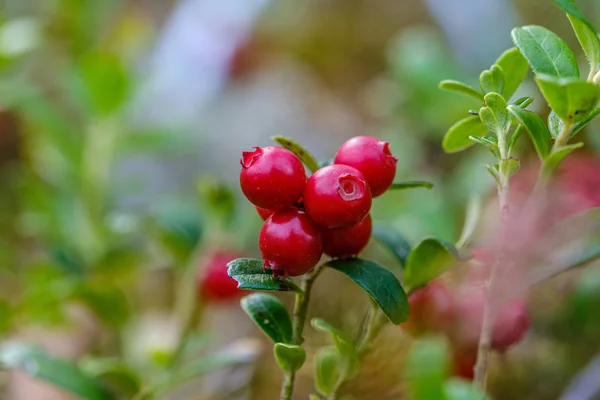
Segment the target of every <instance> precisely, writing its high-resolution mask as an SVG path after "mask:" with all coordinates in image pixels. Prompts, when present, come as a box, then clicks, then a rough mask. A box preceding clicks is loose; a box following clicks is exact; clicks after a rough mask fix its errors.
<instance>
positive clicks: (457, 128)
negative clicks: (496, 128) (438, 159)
mask: <svg viewBox="0 0 600 400" xmlns="http://www.w3.org/2000/svg"><path fill="white" fill-rule="evenodd" d="M487 132H488V129H487V128H486V126H485V125H483V124H482V123H481V120H480V119H479V116H478V115H471V116H468V117H466V118H463V119H461V120H460V121H458V122H456V123H455V124H454V125H452V126H451V127H450V129H448V131H447V132H446V135H445V136H444V140H443V142H442V147H443V148H444V151H445V152H447V153H456V152H458V151H462V150H465V149H467V148H469V147H471V146H473V144H474V143H473V142H472V141H471V140H470V139H469V136H475V137H479V136H484V135H485V134H486V133H487Z"/></svg>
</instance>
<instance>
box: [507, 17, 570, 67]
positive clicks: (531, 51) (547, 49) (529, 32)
mask: <svg viewBox="0 0 600 400" xmlns="http://www.w3.org/2000/svg"><path fill="white" fill-rule="evenodd" d="M511 36H512V40H513V42H514V44H515V46H517V48H518V49H519V51H520V52H521V54H522V55H523V56H524V57H525V59H527V62H528V63H529V66H530V67H531V69H532V70H533V72H535V73H536V74H548V75H551V76H555V77H557V78H579V69H578V67H577V59H576V58H575V55H574V54H573V52H572V51H571V49H569V46H567V44H566V43H565V42H564V41H563V40H562V39H561V38H559V37H558V36H557V35H556V34H555V33H554V32H552V31H549V30H548V29H546V28H544V27H542V26H536V25H529V26H523V27H521V28H515V29H513V30H512V32H511Z"/></svg>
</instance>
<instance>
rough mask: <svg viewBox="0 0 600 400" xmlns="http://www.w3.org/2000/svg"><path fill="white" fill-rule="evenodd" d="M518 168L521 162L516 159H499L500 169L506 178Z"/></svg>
mask: <svg viewBox="0 0 600 400" xmlns="http://www.w3.org/2000/svg"><path fill="white" fill-rule="evenodd" d="M520 168H521V162H520V161H519V160H517V159H514V158H509V159H508V160H500V170H501V171H502V173H503V174H504V176H505V177H506V178H507V179H508V178H510V177H511V176H513V175H514V174H516V173H517V172H518V171H519V169H520Z"/></svg>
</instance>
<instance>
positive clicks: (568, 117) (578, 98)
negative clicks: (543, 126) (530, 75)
mask: <svg viewBox="0 0 600 400" xmlns="http://www.w3.org/2000/svg"><path fill="white" fill-rule="evenodd" d="M536 81H537V84H538V86H539V88H540V90H541V91H542V94H543V95H544V98H545V99H546V101H547V102H548V105H549V106H550V108H552V110H553V111H554V112H555V113H556V115H558V116H559V117H560V118H561V119H562V120H563V121H569V122H571V123H575V122H578V121H581V120H582V119H585V117H586V116H587V115H588V114H589V113H590V112H592V110H593V109H594V108H595V107H596V105H597V104H598V100H600V86H598V85H594V84H593V83H591V82H586V81H580V80H578V79H572V78H563V79H556V78H554V77H552V76H548V75H538V76H537V77H536Z"/></svg>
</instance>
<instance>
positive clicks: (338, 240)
mask: <svg viewBox="0 0 600 400" xmlns="http://www.w3.org/2000/svg"><path fill="white" fill-rule="evenodd" d="M371 231H372V222H371V216H370V215H367V217H366V218H365V219H363V220H362V221H361V222H359V223H358V224H357V225H355V226H353V227H352V228H346V229H323V252H324V253H325V254H327V255H328V256H330V257H340V258H344V257H350V256H355V255H358V253H360V252H361V251H362V250H363V249H364V248H365V247H366V246H367V243H369V239H370V238H371Z"/></svg>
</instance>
